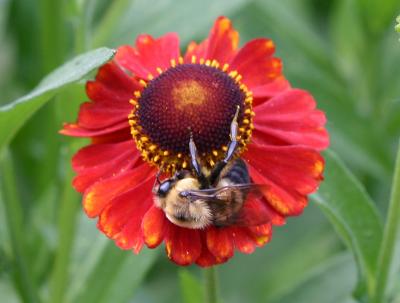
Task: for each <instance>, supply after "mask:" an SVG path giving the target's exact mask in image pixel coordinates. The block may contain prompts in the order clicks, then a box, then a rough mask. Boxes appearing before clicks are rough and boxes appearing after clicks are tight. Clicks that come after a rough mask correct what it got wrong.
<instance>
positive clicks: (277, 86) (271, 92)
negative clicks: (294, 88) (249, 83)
mask: <svg viewBox="0 0 400 303" xmlns="http://www.w3.org/2000/svg"><path fill="white" fill-rule="evenodd" d="M290 88H291V86H290V83H289V81H287V80H286V79H285V77H284V76H279V77H277V78H276V79H274V80H273V81H271V82H269V83H267V84H263V85H260V86H256V87H253V88H252V89H251V91H252V93H253V97H254V100H253V107H254V106H257V105H259V104H261V103H263V102H265V101H266V100H268V99H269V98H272V97H274V96H275V95H278V94H280V93H282V92H284V91H286V90H288V89H290Z"/></svg>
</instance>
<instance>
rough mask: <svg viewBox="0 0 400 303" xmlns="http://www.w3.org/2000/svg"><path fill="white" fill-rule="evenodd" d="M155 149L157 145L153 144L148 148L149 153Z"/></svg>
mask: <svg viewBox="0 0 400 303" xmlns="http://www.w3.org/2000/svg"><path fill="white" fill-rule="evenodd" d="M156 149H157V145H155V144H152V145H150V146H149V150H150V151H155V150H156Z"/></svg>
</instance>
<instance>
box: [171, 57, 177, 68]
mask: <svg viewBox="0 0 400 303" xmlns="http://www.w3.org/2000/svg"><path fill="white" fill-rule="evenodd" d="M170 63H171V66H172V67H175V66H176V60H175V59H171V62H170Z"/></svg>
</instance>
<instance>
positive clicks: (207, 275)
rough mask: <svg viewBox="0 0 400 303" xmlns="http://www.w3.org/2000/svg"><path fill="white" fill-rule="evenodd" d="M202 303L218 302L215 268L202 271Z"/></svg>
mask: <svg viewBox="0 0 400 303" xmlns="http://www.w3.org/2000/svg"><path fill="white" fill-rule="evenodd" d="M204 287H205V294H204V298H205V300H204V302H206V303H217V302H218V291H217V270H216V268H215V266H212V267H210V268H207V269H205V270H204Z"/></svg>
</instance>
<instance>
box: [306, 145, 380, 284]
mask: <svg viewBox="0 0 400 303" xmlns="http://www.w3.org/2000/svg"><path fill="white" fill-rule="evenodd" d="M325 160H326V167H325V173H324V175H325V181H324V182H322V184H321V187H320V189H319V190H318V193H317V194H315V195H314V196H313V197H314V199H315V200H316V201H317V203H318V205H319V206H320V207H321V209H322V210H323V212H324V213H325V214H326V215H327V217H328V218H329V219H330V220H331V222H332V224H333V225H334V227H335V228H336V230H337V232H338V233H339V235H340V236H341V237H342V238H343V239H344V241H345V242H346V244H347V245H348V246H349V248H350V249H351V250H352V251H353V253H354V255H355V258H356V260H357V262H358V265H359V272H360V278H361V279H360V286H361V287H362V286H363V285H364V284H366V286H367V288H368V291H369V292H371V290H372V289H373V288H374V285H375V282H376V281H375V274H376V269H377V259H378V254H379V247H380V244H381V241H382V222H381V218H380V217H379V215H378V211H377V209H376V207H375V205H374V203H373V201H372V200H371V199H370V197H369V196H368V194H367V192H366V191H365V189H364V188H363V187H362V185H361V184H360V183H359V182H358V181H357V179H356V178H355V177H354V176H353V175H352V174H351V172H350V171H349V170H348V169H347V168H346V167H345V166H344V164H343V163H342V162H341V161H340V159H339V158H338V157H337V156H336V155H335V153H333V152H332V151H327V152H325Z"/></svg>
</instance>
